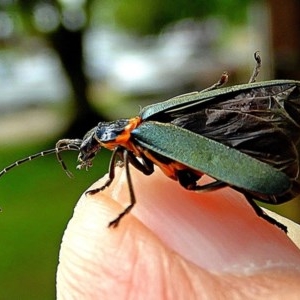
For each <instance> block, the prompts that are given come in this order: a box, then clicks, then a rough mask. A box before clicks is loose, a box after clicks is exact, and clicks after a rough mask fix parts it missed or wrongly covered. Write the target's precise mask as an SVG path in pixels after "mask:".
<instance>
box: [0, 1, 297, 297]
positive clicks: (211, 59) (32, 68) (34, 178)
mask: <svg viewBox="0 0 300 300" xmlns="http://www.w3.org/2000/svg"><path fill="white" fill-rule="evenodd" d="M299 11H300V2H299V1H298V0H285V1H284V5H282V1H279V0H272V1H271V0H269V1H254V0H227V1H226V2H225V1H221V0H210V1H204V0H202V1H201V0H193V1H192V0H184V1H183V0H175V1H174V0H172V1H170V0H165V1H158V0H144V1H142V2H141V1H140V0H127V1H121V0H94V1H93V0H57V1H55V0H0V155H1V156H0V157H1V159H0V164H1V168H2V167H5V166H6V165H8V164H10V163H12V162H13V161H15V160H16V159H18V158H22V157H25V156H27V155H30V154H33V153H35V152H39V151H41V150H44V149H48V148H53V146H54V144H55V142H56V141H57V140H58V139H59V138H62V137H68V138H75V137H77V138H81V137H82V136H83V134H84V133H85V132H86V131H87V130H88V129H90V128H92V127H94V126H95V125H96V124H97V123H98V122H99V121H100V120H113V119H116V118H121V117H132V116H135V115H136V114H138V112H139V110H140V106H145V105H147V104H149V103H154V102H160V101H162V100H166V99H168V98H170V97H172V96H176V95H178V94H182V93H185V92H190V91H194V90H201V89H203V88H206V87H208V86H210V85H211V84H212V83H214V82H216V80H218V79H219V77H220V75H221V73H222V72H223V71H225V70H226V71H228V72H229V75H230V77H229V83H228V84H229V85H232V84H236V83H245V82H247V81H248V79H249V77H250V74H251V72H252V69H253V66H254V64H255V63H254V59H253V53H254V52H255V51H256V50H259V51H260V54H261V57H262V63H263V67H262V71H261V74H260V75H259V80H268V79H275V78H276V79H279V78H281V79H283V78H284V79H298V80H299V79H300V39H299V36H300V19H299ZM63 156H64V159H65V161H66V163H67V164H68V166H69V169H70V170H74V171H73V173H74V175H75V176H74V178H73V179H71V180H70V179H69V178H68V177H67V176H65V174H64V172H62V170H61V169H60V166H59V165H58V164H57V162H56V158H55V156H51V157H45V158H43V159H41V160H39V161H35V162H31V163H29V164H27V165H24V166H22V167H20V168H17V169H15V170H14V171H12V172H11V173H9V174H7V175H5V176H4V177H3V178H1V180H0V199H1V200H0V202H1V208H2V210H3V212H2V214H1V216H0V231H1V235H0V299H55V272H56V267H57V262H58V252H59V245H60V242H61V237H62V234H63V231H64V228H65V227H66V225H67V222H68V220H69V219H70V217H71V216H72V211H73V208H74V206H75V204H76V202H77V199H78V197H79V196H80V195H81V194H82V192H83V191H84V190H85V189H87V188H88V186H89V185H90V184H92V183H93V182H94V181H95V180H97V179H98V178H99V177H101V176H102V175H103V174H104V173H105V172H106V171H107V167H108V159H109V156H110V153H108V152H106V151H104V150H103V151H102V153H101V155H98V157H97V159H96V160H95V163H94V167H93V168H92V169H91V170H90V171H89V172H88V173H86V172H85V171H81V172H78V171H77V170H75V166H76V157H77V153H63ZM61 199H64V201H61ZM269 208H271V209H273V210H275V209H276V211H278V212H280V213H281V214H283V215H286V216H288V217H289V218H291V219H293V220H295V221H297V222H300V216H299V212H300V204H299V200H298V201H291V202H289V203H287V204H284V205H281V206H279V207H273V206H272V207H269Z"/></svg>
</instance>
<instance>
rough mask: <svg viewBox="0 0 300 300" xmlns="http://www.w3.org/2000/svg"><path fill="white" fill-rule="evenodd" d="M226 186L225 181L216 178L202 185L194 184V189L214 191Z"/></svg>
mask: <svg viewBox="0 0 300 300" xmlns="http://www.w3.org/2000/svg"><path fill="white" fill-rule="evenodd" d="M226 186H228V184H227V183H225V182H223V181H220V180H216V181H214V182H211V183H207V184H204V185H196V186H195V191H197V192H211V191H215V190H218V189H222V188H224V187H226Z"/></svg>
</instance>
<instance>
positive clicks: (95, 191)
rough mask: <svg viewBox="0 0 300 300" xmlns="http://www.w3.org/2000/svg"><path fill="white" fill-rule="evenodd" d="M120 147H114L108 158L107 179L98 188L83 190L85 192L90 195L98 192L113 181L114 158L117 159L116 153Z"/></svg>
mask: <svg viewBox="0 0 300 300" xmlns="http://www.w3.org/2000/svg"><path fill="white" fill-rule="evenodd" d="M120 151H121V150H120V148H116V149H115V150H114V151H113V153H112V156H111V158H110V162H109V169H108V170H109V171H108V179H107V181H106V182H105V183H104V185H102V186H101V187H99V188H96V189H92V190H88V191H86V192H85V194H86V195H87V194H90V195H94V194H97V193H99V192H100V191H103V190H104V189H105V188H107V187H109V186H110V184H111V183H112V182H113V180H114V178H115V166H116V160H117V155H118V154H119V152H120Z"/></svg>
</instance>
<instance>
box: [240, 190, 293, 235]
mask: <svg viewBox="0 0 300 300" xmlns="http://www.w3.org/2000/svg"><path fill="white" fill-rule="evenodd" d="M244 195H245V197H246V199H247V201H248V202H249V204H250V205H251V206H252V208H253V209H254V211H255V212H256V214H257V215H258V216H259V217H261V218H263V219H265V220H266V221H268V222H269V223H271V224H272V225H276V226H277V227H279V228H280V229H281V230H283V231H284V232H285V233H287V227H286V226H285V225H283V224H281V223H280V222H278V221H277V220H275V219H273V218H272V217H270V216H269V215H267V214H266V213H265V212H264V211H263V209H262V208H261V207H260V206H258V204H256V202H255V201H254V200H253V198H252V196H251V195H249V194H248V193H244Z"/></svg>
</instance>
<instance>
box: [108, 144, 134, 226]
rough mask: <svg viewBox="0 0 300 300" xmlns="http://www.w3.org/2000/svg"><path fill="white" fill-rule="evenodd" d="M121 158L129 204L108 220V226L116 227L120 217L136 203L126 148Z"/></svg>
mask: <svg viewBox="0 0 300 300" xmlns="http://www.w3.org/2000/svg"><path fill="white" fill-rule="evenodd" d="M123 158H124V166H125V171H126V178H127V183H128V188H129V195H130V204H129V205H128V206H127V207H126V208H125V209H124V210H123V211H122V212H121V213H120V214H119V215H118V217H117V218H115V219H114V220H112V221H111V222H109V224H108V227H117V226H118V224H119V222H120V221H121V219H122V218H123V217H124V216H125V215H126V214H128V213H129V212H130V211H131V209H132V208H133V206H134V205H135V203H136V200H135V195H134V191H133V186H132V180H131V175H130V171H129V161H130V159H129V153H128V151H127V150H126V149H124V151H123Z"/></svg>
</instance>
